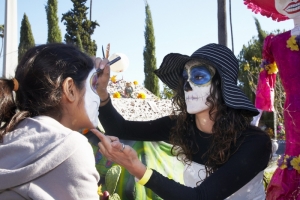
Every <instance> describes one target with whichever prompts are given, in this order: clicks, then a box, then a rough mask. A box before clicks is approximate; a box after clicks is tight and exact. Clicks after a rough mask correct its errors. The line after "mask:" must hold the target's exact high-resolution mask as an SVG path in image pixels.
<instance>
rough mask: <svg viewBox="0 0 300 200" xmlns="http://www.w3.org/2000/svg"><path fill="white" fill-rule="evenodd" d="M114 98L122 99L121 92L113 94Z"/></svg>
mask: <svg viewBox="0 0 300 200" xmlns="http://www.w3.org/2000/svg"><path fill="white" fill-rule="evenodd" d="M113 98H121V94H120V92H115V93H114V94H113Z"/></svg>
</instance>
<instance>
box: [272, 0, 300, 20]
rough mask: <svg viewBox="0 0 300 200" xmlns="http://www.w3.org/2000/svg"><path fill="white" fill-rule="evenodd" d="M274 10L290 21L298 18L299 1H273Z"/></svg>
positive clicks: (299, 11)
mask: <svg viewBox="0 0 300 200" xmlns="http://www.w3.org/2000/svg"><path fill="white" fill-rule="evenodd" d="M275 8H276V10H277V11H278V12H279V13H281V14H283V15H285V16H287V17H288V18H290V19H295V18H298V17H300V0H294V1H293V0H275Z"/></svg>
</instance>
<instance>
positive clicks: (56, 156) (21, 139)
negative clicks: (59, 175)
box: [0, 116, 86, 193]
mask: <svg viewBox="0 0 300 200" xmlns="http://www.w3.org/2000/svg"><path fill="white" fill-rule="evenodd" d="M72 132H73V133H74V131H72V130H71V129H69V128H66V127H64V126H63V125H62V124H60V123H59V122H58V121H56V120H54V119H53V118H50V117H47V116H38V117H34V118H26V119H24V120H23V121H21V122H20V123H19V124H18V125H17V127H16V128H15V129H14V131H12V132H9V133H7V134H6V135H5V136H4V138H3V143H0V152H1V153H0V180H1V181H0V193H1V191H3V190H5V189H8V188H12V187H15V186H19V185H22V184H24V183H27V182H29V181H31V180H34V179H36V178H38V177H40V176H42V175H43V174H45V173H47V172H49V171H50V170H52V169H54V168H55V167H57V166H58V165H60V164H61V163H62V162H64V161H65V160H66V159H67V158H69V157H70V156H71V155H72V154H73V153H74V152H75V151H76V149H77V148H79V145H74V144H79V143H80V142H82V140H84V139H85V138H84V136H82V135H81V134H80V133H78V134H77V133H76V134H71V133H72ZM85 140H86V139H85Z"/></svg>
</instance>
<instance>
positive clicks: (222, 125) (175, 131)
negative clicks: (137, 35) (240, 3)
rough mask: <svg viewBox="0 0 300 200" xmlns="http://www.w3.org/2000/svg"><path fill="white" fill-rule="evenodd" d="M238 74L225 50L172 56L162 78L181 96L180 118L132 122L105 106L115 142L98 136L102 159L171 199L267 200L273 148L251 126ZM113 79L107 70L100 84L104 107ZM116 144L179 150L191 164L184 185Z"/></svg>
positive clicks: (213, 47)
mask: <svg viewBox="0 0 300 200" xmlns="http://www.w3.org/2000/svg"><path fill="white" fill-rule="evenodd" d="M105 63H106V62H105V61H102V62H101V63H100V66H101V67H100V68H104V66H105ZM238 68H239V67H238V61H237V59H236V57H235V56H234V54H233V53H232V51H231V50H230V49H228V48H227V47H225V46H223V45H218V44H208V45H206V46H203V47H201V48H199V49H198V50H197V51H195V52H194V53H193V54H192V55H191V56H185V55H181V54H177V53H171V54H168V55H167V56H165V58H164V60H163V62H162V64H161V66H160V68H159V69H158V70H156V71H155V73H156V75H157V76H158V77H159V78H160V80H162V81H163V82H164V83H165V84H166V85H168V86H169V87H170V88H171V89H173V90H174V91H175V96H174V97H173V103H174V108H176V109H175V110H174V115H172V116H166V117H163V118H160V119H156V120H153V121H148V122H137V121H126V120H124V118H123V117H122V116H121V115H120V114H119V113H118V112H117V111H116V110H115V109H114V107H113V106H112V103H111V101H109V100H107V101H106V102H103V103H101V105H100V108H99V113H100V114H99V119H100V122H101V124H102V125H103V127H104V129H105V131H106V133H107V134H108V135H113V136H105V135H103V134H102V133H100V132H98V131H97V130H92V131H93V132H94V133H95V134H96V135H97V136H98V137H99V138H100V140H101V142H100V143H99V147H100V152H101V153H102V154H103V155H104V156H106V157H107V158H108V159H109V160H111V161H114V162H116V163H118V164H120V165H122V166H124V167H125V168H126V169H127V170H128V172H129V173H131V174H132V175H133V176H135V177H136V179H137V182H138V183H140V184H142V185H144V186H145V187H148V188H150V189H152V190H153V191H154V192H155V193H156V194H157V195H159V196H160V197H161V198H163V199H201V200H203V199H209V200H212V199H226V198H227V199H231V200H232V199H249V200H250V199H251V200H253V199H265V191H264V187H263V183H262V180H263V170H264V169H265V168H266V167H267V164H268V162H269V159H270V155H271V141H270V138H269V136H268V135H267V134H266V133H265V132H263V131H261V130H260V129H258V128H256V127H254V126H251V125H250V122H251V120H252V117H253V116H255V115H257V114H258V111H257V109H256V108H255V107H254V106H253V104H252V103H251V102H250V101H249V99H248V98H247V97H246V96H245V95H244V93H243V92H242V91H241V90H240V88H239V87H238V86H237V76H238ZM108 79H109V67H108V66H107V67H105V69H104V74H103V75H102V76H100V77H99V79H98V83H99V84H100V85H101V88H99V89H98V90H97V91H98V94H99V95H100V98H101V99H106V98H107V97H108V93H107V91H106V87H105V86H107V83H108ZM175 113H176V114H175ZM116 136H117V137H119V138H121V139H128V140H143V141H168V142H170V143H171V144H173V145H174V146H173V148H172V151H173V154H174V155H176V156H177V157H178V158H179V159H181V160H182V162H184V164H185V170H184V172H183V177H184V185H182V184H180V183H177V182H175V181H173V180H171V179H169V178H167V177H164V176H162V175H161V174H160V173H158V172H157V171H155V170H154V169H149V168H147V167H146V166H145V164H144V163H142V162H141V161H140V160H139V159H138V157H137V153H136V152H135V151H134V150H133V149H132V148H131V147H129V146H127V145H124V144H122V143H120V142H119V140H118V138H117V137H116ZM174 167H176V166H174Z"/></svg>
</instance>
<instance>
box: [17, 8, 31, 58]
mask: <svg viewBox="0 0 300 200" xmlns="http://www.w3.org/2000/svg"><path fill="white" fill-rule="evenodd" d="M34 45H35V42H34V38H33V35H32V31H31V25H30V23H29V20H28V17H27V15H26V13H24V16H23V19H22V22H21V31H20V43H19V47H18V51H19V55H18V59H19V61H20V60H21V58H22V57H23V55H24V54H25V52H26V51H27V50H28V49H30V48H31V47H34Z"/></svg>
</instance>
